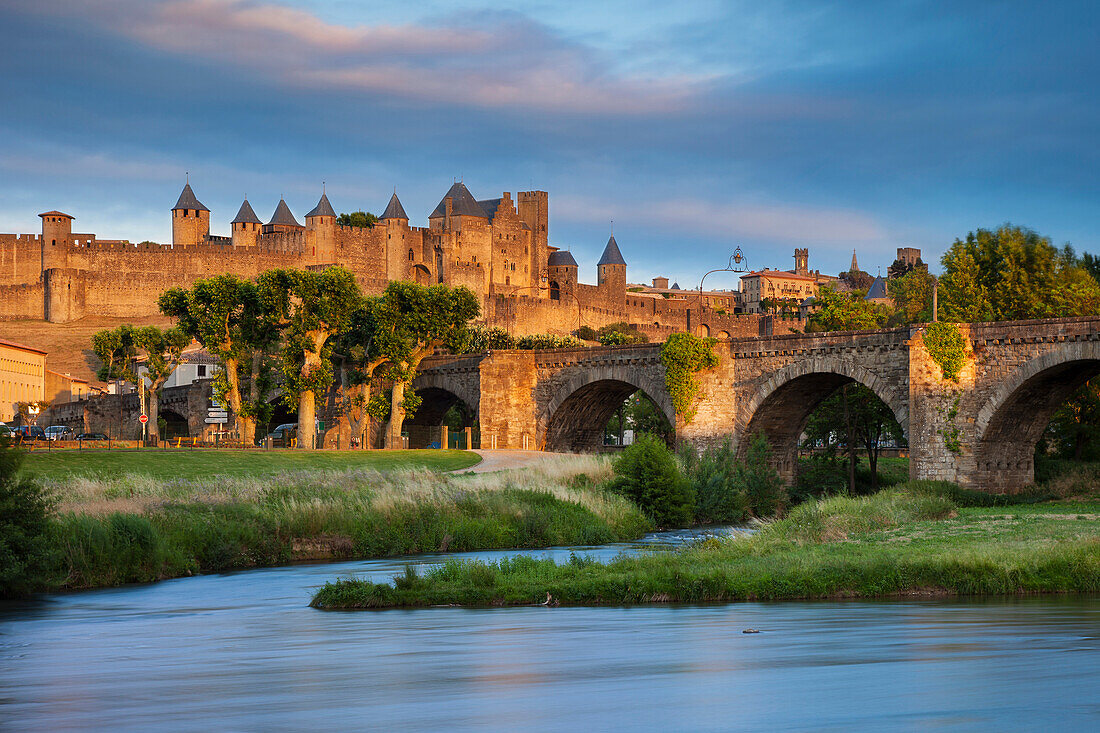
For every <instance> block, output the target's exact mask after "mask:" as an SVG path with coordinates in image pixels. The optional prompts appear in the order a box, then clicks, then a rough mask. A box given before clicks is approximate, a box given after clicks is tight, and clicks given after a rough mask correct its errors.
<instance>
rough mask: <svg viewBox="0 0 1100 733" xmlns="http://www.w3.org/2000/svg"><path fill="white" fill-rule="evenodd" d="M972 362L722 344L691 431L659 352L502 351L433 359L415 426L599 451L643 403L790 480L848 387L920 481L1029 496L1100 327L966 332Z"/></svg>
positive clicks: (883, 334) (698, 441)
mask: <svg viewBox="0 0 1100 733" xmlns="http://www.w3.org/2000/svg"><path fill="white" fill-rule="evenodd" d="M960 330H961V331H962V332H963V334H964V335H965V336H967V337H968V339H969V342H970V345H971V351H972V353H971V358H970V359H968V361H967V363H966V365H965V367H964V368H963V371H962V374H961V375H960V378H959V382H958V383H955V382H950V381H944V380H943V379H942V378H941V374H940V369H939V367H938V366H937V365H936V364H935V363H934V362H933V361H932V359H931V358H930V356H929V355H928V352H927V351H926V350H925V348H924V344H923V339H922V334H923V328H922V327H913V328H902V329H892V330H882V331H860V332H834V333H827V334H790V335H783V336H772V337H764V338H744V339H733V340H729V341H722V342H719V344H718V346H717V348H716V351H717V353H718V354H719V357H720V362H719V365H718V366H717V367H716V368H715V369H713V370H711V371H709V372H707V373H705V374H703V375H701V376H700V381H701V383H702V386H703V389H702V393H703V398H702V399H701V400H700V401H699V402H698V411H697V413H696V416H695V418H694V420H693V421H692V422H691V423H687V424H685V423H684V422H683V420H681V419H678V418H677V417H676V416H675V415H674V412H673V408H672V400H671V398H670V397H669V395H668V392H667V390H666V389H665V382H664V377H665V370H664V367H663V366H662V364H661V360H660V346H659V345H657V344H646V345H641V346H618V347H601V348H592V349H559V350H552V351H551V350H548V351H497V352H492V353H489V354H478V355H464V356H438V357H431V358H429V359H427V360H425V361H424V362H423V364H422V365H421V373H420V375H419V377H418V378H417V380H416V381H415V382H414V385H413V386H414V387H415V388H416V389H417V390H418V392H419V393H420V394H421V395H422V396H424V398H425V399H424V407H422V408H421V409H422V411H423V413H422V415H421V416H419V417H418V418H417V419H418V421H419V420H424V419H426V420H429V421H431V420H442V415H443V413H444V412H446V410H447V408H448V407H450V406H451V405H453V404H456V403H460V404H462V405H464V406H465V409H466V411H467V414H469V415H470V416H471V417H472V419H473V420H474V421H476V422H475V424H479V425H480V429H481V441H482V445H483V446H485V447H489V446H494V445H495V447H497V448H532V449H538V450H573V451H584V450H593V449H595V448H596V447H598V446H599V444H600V441H601V438H602V434H603V427H604V425H605V424H606V423H607V421H608V419H609V418H610V417H611V415H612V414H613V413H614V412H615V410H616V409H617V407H618V406H619V404H620V403H621V402H622V400H623V399H624V398H625V397H627V396H628V395H630V394H631V393H633V392H634V391H636V390H639V389H640V390H643V391H644V392H645V393H646V394H648V395H649V396H650V398H651V399H652V400H653V401H654V403H655V404H656V405H657V406H658V407H659V408H660V409H661V410H662V411H663V412H664V414H665V415H666V417H668V419H669V422H670V423H671V424H673V425H675V427H676V436H677V439H678V440H686V441H690V442H691V443H693V444H695V445H699V446H701V445H706V444H709V443H713V442H717V441H721V440H724V439H725V438H726V436H730V437H731V438H732V440H733V441H734V444H735V445H737V446H738V447H739V448H743V447H744V446H745V445H746V444H747V441H746V437H747V436H751V435H754V434H756V433H762V434H763V435H765V436H766V437H767V439H768V441H769V442H770V444H771V446H772V448H773V454H774V456H775V459H776V464H777V467H778V468H779V469H780V471H781V472H782V473H783V474H784V475H785V476H786V477H788V478H793V475H794V471H795V466H796V456H797V443H798V436H799V435H800V434H801V432H802V429H803V427H804V426H805V423H806V420H807V418H808V417H809V415H810V413H811V412H812V411H813V409H814V408H815V407H816V406H817V404H818V403H819V402H821V400H823V399H824V398H825V397H827V396H828V395H829V394H830V393H831V392H833V391H834V390H835V389H836V388H837V387H839V386H841V385H843V384H845V383H847V382H859V383H860V384H863V385H865V386H867V387H869V388H870V389H872V390H873V391H874V392H875V393H876V394H877V395H878V396H879V397H881V398H882V400H883V402H885V403H886V404H887V405H888V406H889V407H890V409H891V410H893V412H894V415H895V417H897V419H898V422H899V423H900V424H901V426H902V428H903V429H904V430H905V432H906V434H907V436H908V438H909V446H910V475H911V476H912V477H913V478H926V479H943V480H949V481H956V482H958V483H960V484H962V485H964V486H970V487H975V488H980V489H986V490H998V491H1002V490H1014V489H1018V488H1021V487H1023V486H1025V485H1027V484H1028V483H1031V482H1032V480H1033V477H1034V466H1033V463H1032V456H1033V453H1034V448H1035V444H1036V443H1037V442H1038V440H1039V437H1040V436H1041V434H1042V432H1043V430H1044V429H1045V428H1046V426H1047V424H1048V423H1049V421H1050V418H1051V416H1052V414H1053V412H1054V410H1055V409H1056V408H1057V407H1058V405H1060V404H1061V403H1062V402H1063V401H1064V400H1065V399H1066V397H1068V396H1069V395H1070V394H1071V393H1072V392H1073V391H1074V390H1076V389H1077V388H1078V387H1080V386H1081V385H1082V384H1084V383H1085V382H1086V381H1087V380H1088V379H1089V378H1091V377H1093V376H1095V375H1097V374H1100V319H1098V318H1076V319H1049V320H1037V321H1015V322H1003V323H981V324H971V325H967V324H963V325H962V326H960Z"/></svg>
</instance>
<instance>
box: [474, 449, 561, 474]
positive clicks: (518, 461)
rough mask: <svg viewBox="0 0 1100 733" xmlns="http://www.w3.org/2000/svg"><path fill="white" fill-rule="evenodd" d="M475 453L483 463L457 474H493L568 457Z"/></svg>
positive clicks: (535, 453)
mask: <svg viewBox="0 0 1100 733" xmlns="http://www.w3.org/2000/svg"><path fill="white" fill-rule="evenodd" d="M474 453H477V454H478V455H479V456H481V463H479V464H477V465H476V466H473V467H471V468H460V469H458V470H457V471H455V473H467V472H469V473H491V472H492V471H507V470H509V469H512V468H527V467H528V466H533V465H535V464H536V463H541V462H542V461H545V460H547V459H550V458H554V457H556V456H563V455H568V454H567V453H546V452H543V451H537V450H475V451H474Z"/></svg>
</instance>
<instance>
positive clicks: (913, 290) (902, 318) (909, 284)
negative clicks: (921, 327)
mask: <svg viewBox="0 0 1100 733" xmlns="http://www.w3.org/2000/svg"><path fill="white" fill-rule="evenodd" d="M935 283H936V281H935V279H934V278H933V277H932V276H931V275H929V274H928V270H925V269H922V268H913V269H911V270H910V271H909V272H908V273H906V274H905V275H902V276H901V277H899V278H897V279H895V280H891V281H890V298H891V299H892V300H893V301H894V309H895V313H894V316H893V317H892V318H891V320H892V321H893V322H895V323H896V324H897V325H901V324H905V325H908V324H910V323H929V322H930V321H931V320H932V291H933V290H934V289H935V286H936V285H935Z"/></svg>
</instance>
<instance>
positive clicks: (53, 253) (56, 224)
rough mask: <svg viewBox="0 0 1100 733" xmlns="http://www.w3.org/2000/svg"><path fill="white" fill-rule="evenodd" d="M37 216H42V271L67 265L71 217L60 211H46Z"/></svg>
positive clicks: (71, 235) (71, 224)
mask: <svg viewBox="0 0 1100 733" xmlns="http://www.w3.org/2000/svg"><path fill="white" fill-rule="evenodd" d="M39 216H40V217H41V218H42V271H43V272H45V271H46V270H49V269H51V268H54V267H68V266H69V245H70V244H71V243H72V241H73V217H71V216H69V215H68V214H64V213H62V212H60V211H47V212H46V213H45V214H39Z"/></svg>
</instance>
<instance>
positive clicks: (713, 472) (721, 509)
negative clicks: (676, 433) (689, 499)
mask: <svg viewBox="0 0 1100 733" xmlns="http://www.w3.org/2000/svg"><path fill="white" fill-rule="evenodd" d="M736 458H737V457H736V455H735V454H734V451H733V443H732V442H731V441H730V440H729V439H728V438H727V439H726V440H725V441H724V442H723V443H722V444H721V445H719V446H714V447H711V448H707V449H706V450H704V451H702V452H701V453H696V452H695V449H694V448H692V447H691V446H690V445H688V444H686V443H685V444H684V448H683V450H681V452H680V459H681V462H682V463H683V464H684V473H685V474H686V475H687V478H688V480H689V481H690V482H691V485H692V487H693V488H694V489H695V521H697V522H699V523H700V524H719V523H726V522H740V521H743V520H744V519H745V518H746V517H748V515H749V500H748V497H747V496H746V495H745V487H744V486H742V485H740V483H739V482H738V476H737V460H736Z"/></svg>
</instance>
